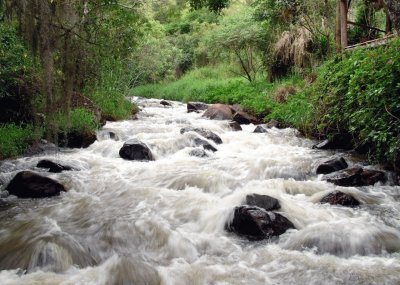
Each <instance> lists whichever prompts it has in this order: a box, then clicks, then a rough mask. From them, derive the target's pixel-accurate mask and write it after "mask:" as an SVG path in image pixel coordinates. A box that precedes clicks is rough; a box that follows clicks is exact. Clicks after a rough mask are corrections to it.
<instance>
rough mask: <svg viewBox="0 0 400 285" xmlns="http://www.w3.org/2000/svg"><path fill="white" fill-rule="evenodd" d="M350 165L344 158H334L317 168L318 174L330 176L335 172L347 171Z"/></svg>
mask: <svg viewBox="0 0 400 285" xmlns="http://www.w3.org/2000/svg"><path fill="white" fill-rule="evenodd" d="M347 167H348V164H347V162H346V160H345V159H344V158H343V157H338V158H333V159H330V160H327V161H325V162H323V163H322V164H321V165H319V166H318V167H317V171H316V172H317V174H329V173H332V172H335V171H339V170H342V169H346V168H347Z"/></svg>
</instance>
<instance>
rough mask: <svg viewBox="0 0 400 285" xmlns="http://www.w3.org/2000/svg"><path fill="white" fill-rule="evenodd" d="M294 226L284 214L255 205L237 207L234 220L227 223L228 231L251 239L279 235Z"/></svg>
mask: <svg viewBox="0 0 400 285" xmlns="http://www.w3.org/2000/svg"><path fill="white" fill-rule="evenodd" d="M294 228H295V227H294V225H293V224H292V222H290V221H289V220H288V219H287V218H285V217H284V216H282V215H280V214H277V213H274V212H268V211H266V210H264V209H262V208H259V207H254V206H240V207H236V208H235V212H234V217H233V220H232V222H231V223H228V224H227V225H226V229H227V230H228V231H231V232H234V233H236V234H238V235H241V236H245V237H247V238H248V239H250V240H262V239H267V238H271V237H274V236H279V235H281V234H283V233H285V232H286V231H287V230H289V229H294Z"/></svg>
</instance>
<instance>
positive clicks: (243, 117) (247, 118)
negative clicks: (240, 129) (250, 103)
mask: <svg viewBox="0 0 400 285" xmlns="http://www.w3.org/2000/svg"><path fill="white" fill-rule="evenodd" d="M233 121H235V122H238V123H239V124H244V125H248V124H251V123H253V124H256V123H257V122H258V120H257V118H256V117H254V116H252V115H250V114H248V113H246V112H244V111H237V112H236V113H234V115H233Z"/></svg>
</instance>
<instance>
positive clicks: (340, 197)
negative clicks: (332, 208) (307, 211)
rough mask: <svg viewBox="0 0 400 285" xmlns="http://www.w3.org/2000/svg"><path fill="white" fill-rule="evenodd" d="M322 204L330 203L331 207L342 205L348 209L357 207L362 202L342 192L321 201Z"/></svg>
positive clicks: (325, 197)
mask: <svg viewBox="0 0 400 285" xmlns="http://www.w3.org/2000/svg"><path fill="white" fill-rule="evenodd" d="M321 203H328V204H331V205H342V206H346V207H356V206H359V205H360V202H359V201H358V200H357V199H355V198H354V197H353V196H351V195H350V194H347V193H343V192H340V191H333V192H331V193H329V194H328V195H326V196H324V197H323V198H322V199H321Z"/></svg>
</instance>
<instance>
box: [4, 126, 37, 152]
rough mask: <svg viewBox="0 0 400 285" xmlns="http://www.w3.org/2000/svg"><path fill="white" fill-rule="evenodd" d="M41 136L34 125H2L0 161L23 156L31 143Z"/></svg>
mask: <svg viewBox="0 0 400 285" xmlns="http://www.w3.org/2000/svg"><path fill="white" fill-rule="evenodd" d="M41 134H42V133H41V131H40V130H35V129H34V127H33V126H32V125H16V124H3V125H0V138H1V139H0V159H5V158H9V157H16V156H18V155H21V154H22V153H23V152H24V150H25V149H26V148H27V146H28V145H29V143H31V142H32V141H34V140H36V139H38V138H40V136H41Z"/></svg>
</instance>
